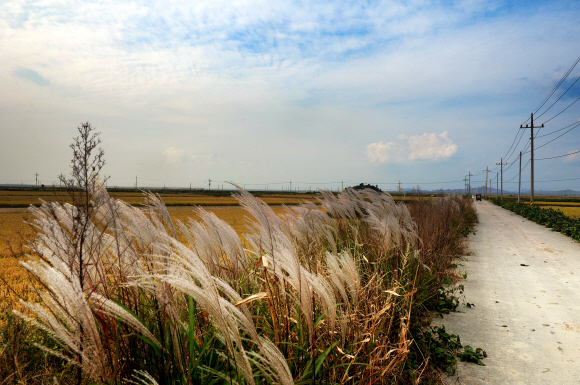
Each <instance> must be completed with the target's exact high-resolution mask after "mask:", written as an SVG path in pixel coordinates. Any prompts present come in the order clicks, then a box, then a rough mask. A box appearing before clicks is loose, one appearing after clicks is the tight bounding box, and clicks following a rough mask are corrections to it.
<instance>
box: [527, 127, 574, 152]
mask: <svg viewBox="0 0 580 385" xmlns="http://www.w3.org/2000/svg"><path fill="white" fill-rule="evenodd" d="M578 126H580V122H578V123H576V125H575V126H574V127H572V128H571V129H569V130H568V131H566V132H564V133H563V134H560V135H558V136H556V137H555V138H554V139H552V140H550V141H549V142H546V143H544V144H542V145H541V146H538V147H536V148H535V149H536V150H537V149H538V148H542V147H544V146H545V145H547V144H550V143H552V142H553V141H555V140H556V139H559V138H561V137H562V136H564V135H566V134H567V133H569V132H570V131H572V130H573V129H575V128H576V127H578Z"/></svg>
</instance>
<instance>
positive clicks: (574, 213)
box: [542, 205, 580, 218]
mask: <svg viewBox="0 0 580 385" xmlns="http://www.w3.org/2000/svg"><path fill="white" fill-rule="evenodd" d="M542 208H552V209H554V210H558V211H561V212H562V213H564V215H566V216H568V217H570V218H574V217H576V218H580V205H578V206H577V207H561V206H555V205H553V206H548V207H542Z"/></svg>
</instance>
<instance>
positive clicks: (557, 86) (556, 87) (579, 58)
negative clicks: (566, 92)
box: [522, 56, 580, 125]
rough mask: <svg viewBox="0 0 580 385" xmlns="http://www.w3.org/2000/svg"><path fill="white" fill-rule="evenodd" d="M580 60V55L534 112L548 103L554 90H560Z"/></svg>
mask: <svg viewBox="0 0 580 385" xmlns="http://www.w3.org/2000/svg"><path fill="white" fill-rule="evenodd" d="M578 62H580V56H578V59H576V61H575V62H574V64H573V65H572V67H570V69H569V70H568V71H567V72H566V74H565V75H564V76H563V77H562V79H560V81H559V82H558V84H556V86H555V87H554V89H552V91H551V92H550V93H549V94H548V96H546V98H545V99H544V100H543V101H542V103H540V105H539V106H538V107H537V108H536V109H535V110H534V112H533V113H534V114H535V113H536V112H538V111H539V110H540V108H542V107H543V106H544V104H546V103H547V102H548V100H549V99H550V98H551V97H552V95H554V92H556V90H558V88H559V87H560V86H561V85H562V83H564V80H566V79H567V78H568V75H570V73H571V72H572V70H573V69H574V68H575V67H576V65H577V64H578ZM529 120H530V118H528V119H526V121H525V122H523V123H522V125H523V124H526V123H527V122H528V121H529Z"/></svg>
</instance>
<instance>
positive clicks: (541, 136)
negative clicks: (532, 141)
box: [536, 122, 578, 138]
mask: <svg viewBox="0 0 580 385" xmlns="http://www.w3.org/2000/svg"><path fill="white" fill-rule="evenodd" d="M575 124H578V122H574V123H571V124H569V125H567V126H566V127H562V128H560V129H558V130H556V131H552V132H549V133H547V134H544V135H540V136H536V138H543V137H544V136H548V135H552V134H555V133H556V132H560V131H562V130H565V129H567V128H568V127H570V126H573V125H575Z"/></svg>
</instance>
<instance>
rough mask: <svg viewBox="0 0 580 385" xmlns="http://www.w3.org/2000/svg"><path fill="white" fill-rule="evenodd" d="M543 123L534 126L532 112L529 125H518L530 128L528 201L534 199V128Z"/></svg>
mask: <svg viewBox="0 0 580 385" xmlns="http://www.w3.org/2000/svg"><path fill="white" fill-rule="evenodd" d="M543 127H544V125H543V124H542V125H541V126H536V127H534V114H533V113H532V115H531V122H530V125H529V126H528V125H527V124H526V126H525V127H524V126H523V124H522V125H520V129H522V128H529V129H530V142H531V144H530V152H531V158H530V160H531V163H532V164H531V167H532V168H531V171H530V172H531V180H530V203H532V202H533V201H534V128H543Z"/></svg>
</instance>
